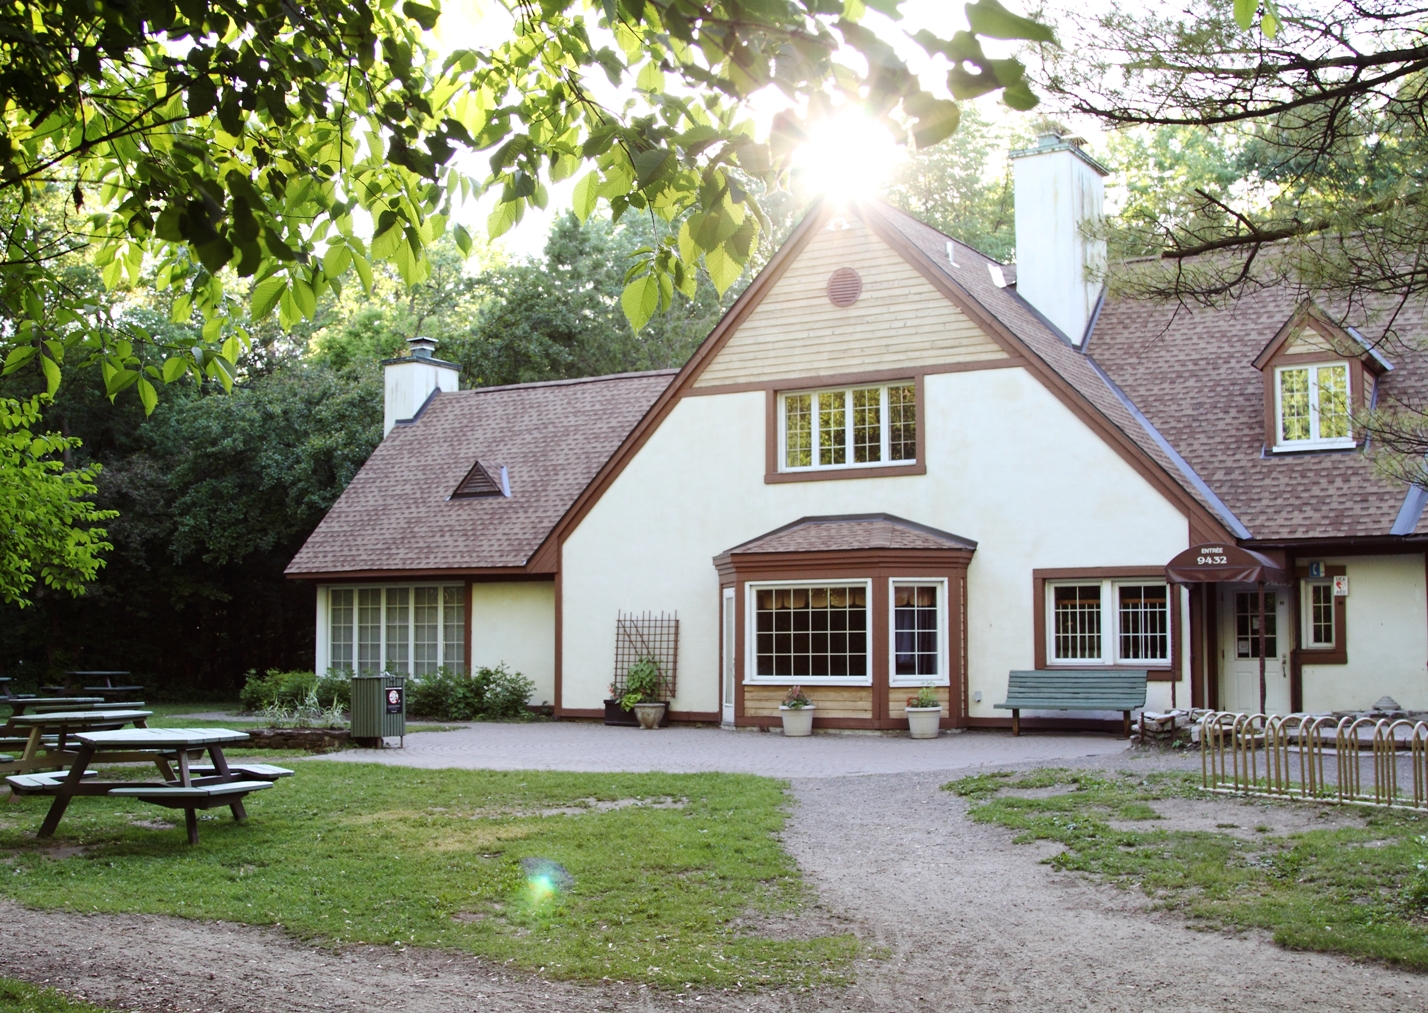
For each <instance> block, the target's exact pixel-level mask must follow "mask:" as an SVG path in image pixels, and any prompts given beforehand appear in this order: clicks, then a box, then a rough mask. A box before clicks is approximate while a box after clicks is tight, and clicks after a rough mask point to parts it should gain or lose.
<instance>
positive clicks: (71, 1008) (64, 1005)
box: [0, 978, 105, 1013]
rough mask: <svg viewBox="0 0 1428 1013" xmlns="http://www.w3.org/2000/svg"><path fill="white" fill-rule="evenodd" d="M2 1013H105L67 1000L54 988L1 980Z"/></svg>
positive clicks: (82, 1003) (83, 1003) (94, 1007)
mask: <svg viewBox="0 0 1428 1013" xmlns="http://www.w3.org/2000/svg"><path fill="white" fill-rule="evenodd" d="M0 1013H105V1011H104V1010H102V1009H100V1008H99V1007H98V1006H91V1005H90V1004H89V1003H87V1002H77V1001H75V1000H74V999H68V998H66V997H65V996H64V995H63V994H62V993H60V992H56V991H55V990H54V989H52V988H39V987H37V986H35V985H30V984H27V983H25V982H23V981H17V980H15V979H14V978H0Z"/></svg>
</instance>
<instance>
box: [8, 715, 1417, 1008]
mask: <svg viewBox="0 0 1428 1013" xmlns="http://www.w3.org/2000/svg"><path fill="white" fill-rule="evenodd" d="M1033 741H1035V740H1034V738H1033ZM1045 762H1046V761H1045V760H1038V763H1045ZM1062 762H1063V763H1065V764H1067V765H1070V764H1071V763H1075V762H1080V763H1087V764H1098V765H1105V766H1110V767H1117V768H1126V767H1129V768H1133V769H1149V768H1160V767H1166V766H1181V765H1186V764H1187V763H1188V764H1189V765H1193V766H1196V767H1197V768H1198V758H1196V757H1193V756H1192V757H1182V756H1176V755H1168V754H1156V753H1139V752H1137V753H1131V754H1125V753H1120V754H1118V755H1112V756H1108V757H1095V758H1087V757H1085V755H1084V751H1083V752H1082V755H1081V759H1080V760H1079V761H1072V760H1067V759H1063V760H1062ZM1035 765H1037V764H1024V766H1035ZM966 772H967V769H966V768H963V769H961V770H956V771H944V772H938V773H931V772H905V773H897V774H876V775H868V776H839V777H823V778H805V779H799V780H795V781H794V782H793V791H794V795H795V798H796V800H797V804H796V806H795V807H794V810H793V818H792V820H791V821H790V824H789V828H788V831H787V834H786V841H787V845H788V847H789V848H790V850H791V851H792V853H793V854H794V855H795V857H796V858H797V859H798V861H799V864H800V865H801V867H802V868H803V869H804V871H805V873H806V874H807V876H808V877H809V880H810V882H811V884H812V885H813V886H814V887H815V889H816V890H817V892H818V895H819V901H818V904H817V906H816V907H815V908H814V910H812V911H810V912H809V913H808V915H807V919H808V920H811V921H813V922H815V923H817V924H820V925H826V926H827V927H828V928H830V929H832V930H834V931H836V930H838V929H839V928H841V927H849V928H852V929H853V930H854V931H856V932H857V933H858V934H859V935H860V936H861V937H862V938H864V939H865V940H867V941H868V942H869V943H871V944H874V947H875V950H874V952H875V953H876V952H879V951H880V954H881V955H879V956H877V957H867V958H863V959H860V960H859V961H858V962H857V965H856V967H855V973H856V978H857V981H856V984H854V985H853V986H852V987H850V988H847V989H828V990H822V991H819V992H816V993H789V992H778V991H775V992H764V993H725V992H714V993H703V992H699V991H692V992H689V993H683V994H679V993H668V992H656V991H653V990H649V989H644V988H639V987H635V986H629V985H623V984H618V983H613V982H610V983H598V984H571V983H563V982H547V981H544V980H542V979H540V978H538V977H536V976H533V975H528V974H523V973H518V972H513V971H511V970H509V969H507V968H504V967H502V966H499V965H492V964H490V963H489V962H486V961H482V960H480V959H477V958H474V957H469V956H463V955H457V954H451V953H443V952H437V951H423V950H396V949H389V948H381V947H359V948H349V949H344V950H341V951H332V950H327V949H322V948H320V947H315V946H310V945H306V944H302V943H298V942H295V941H293V940H291V939H289V938H287V937H286V936H285V935H284V934H283V933H282V932H281V931H280V930H276V929H259V928H253V927H249V926H241V925H233V924H221V923H220V924H211V923H196V922H189V921H184V920H182V919H176V918H161V917H149V916H119V917H116V916H100V915H83V914H69V913H62V912H58V913H57V912H37V911H30V910H27V909H25V908H22V907H20V906H18V905H15V904H11V903H0V919H3V922H4V924H5V925H6V927H7V930H8V934H9V936H10V938H11V939H13V940H23V942H24V944H23V946H18V947H7V948H5V950H4V951H0V972H3V973H5V974H9V975H13V976H17V977H21V978H25V979H27V980H30V981H37V982H44V983H48V984H52V985H55V986H57V987H59V988H61V989H63V990H64V991H66V992H68V993H71V994H74V995H80V996H84V997H86V998H89V999H90V1000H92V1001H95V1002H98V1003H101V1004H104V1005H108V1006H112V1007H115V1008H125V1009H137V1010H144V1011H155V1013H157V1011H166V1013H167V1011H173V1013H197V1011H220V1010H221V1011H234V1013H249V1011H251V1013H269V1011H284V1013H286V1011H292V1013H299V1011H303V1013H305V1011H310V1010H311V1011H317V1010H336V1011H341V1010H348V1009H359V1008H366V1007H380V1008H387V1009H398V1010H404V1011H412V1013H448V1011H450V1013H456V1011H463V1013H464V1011H474V1010H481V1011H492V1013H505V1011H516V1010H523V1011H525V1010H541V1009H546V1008H549V1009H560V1010H573V1011H582V1013H583V1011H597V1010H671V1011H672V1010H674V1009H675V1008H677V1007H683V1008H688V1007H689V1006H691V1005H697V1006H704V1007H709V1008H713V1009H718V1010H727V1011H730V1013H736V1011H749V1013H753V1011H759V1013H762V1011H787V1013H813V1011H818V1013H823V1011H828V1013H831V1011H835V1010H847V1011H858V1013H862V1011H892V1010H897V1011H899V1013H901V1011H906V1010H921V1009H926V1010H963V1009H978V1008H983V1007H986V1008H995V1009H997V1010H1005V1011H1013V1013H1022V1011H1027V1013H1030V1011H1036V1013H1043V1011H1045V1010H1063V1009H1067V1010H1069V1009H1093V1010H1098V1011H1099V1010H1104V1011H1121V1010H1125V1011H1148V1010H1157V1011H1159V1010H1174V1011H1182V1010H1184V1011H1199V1010H1233V1011H1237V1013H1239V1011H1243V1013H1254V1011H1260V1010H1264V1011H1269V1010H1275V1011H1278V1010H1282V1009H1292V1008H1305V1007H1310V1006H1312V1007H1314V1008H1321V1009H1331V1010H1360V1009H1362V1010H1370V1009H1372V1010H1375V1011H1397V1010H1413V1011H1422V1010H1424V1009H1425V1008H1428V1000H1425V994H1428V977H1421V976H1417V975H1413V974H1409V973H1406V972H1401V971H1395V970H1392V969H1387V968H1384V967H1381V966H1378V965H1373V964H1360V963H1355V962H1352V961H1349V960H1345V959H1342V958H1338V957H1332V956H1326V955H1322V954H1310V953H1293V952H1288V951H1285V950H1282V949H1280V948H1278V947H1276V946H1274V945H1273V943H1271V942H1270V941H1269V940H1268V939H1267V938H1264V937H1262V936H1259V935H1231V934H1221V933H1206V932H1194V931H1191V930H1189V929H1187V928H1185V927H1184V925H1183V923H1182V922H1181V921H1180V919H1178V918H1176V917H1175V916H1173V915H1166V914H1158V913H1152V912H1147V911H1146V910H1145V909H1144V901H1143V900H1142V898H1141V897H1140V896H1139V895H1138V894H1135V893H1133V892H1130V891H1123V890H1118V889H1116V888H1113V887H1108V886H1103V885H1098V884H1094V883H1090V882H1088V881H1086V880H1084V879H1081V878H1079V877H1076V876H1073V875H1069V874H1065V873H1058V872H1055V871H1054V870H1053V869H1051V868H1050V867H1049V866H1045V865H1041V864H1039V859H1041V858H1044V857H1046V855H1047V854H1049V853H1050V849H1049V847H1048V846H1031V845H1027V846H1017V845H1013V844H1011V842H1010V838H1011V835H1010V833H1009V832H1007V831H1006V830H1003V829H1001V828H998V827H992V826H982V825H977V824H973V823H971V822H970V821H968V820H966V819H965V818H964V814H965V811H966V803H965V801H964V800H962V799H960V798H958V797H956V796H955V795H953V794H951V793H950V792H945V791H942V790H940V785H941V784H942V783H944V782H945V781H946V780H947V779H948V778H949V777H951V776H957V775H960V774H963V773H966ZM1206 806H1208V807H1210V808H1211V809H1214V810H1216V812H1214V813H1213V814H1212V815H1213V816H1214V817H1215V821H1220V822H1235V823H1238V824H1241V825H1244V826H1248V827H1253V826H1255V825H1258V824H1265V823H1267V824H1270V825H1273V826H1275V828H1276V830H1279V829H1281V826H1280V825H1281V824H1282V825H1283V829H1285V830H1288V829H1297V828H1298V826H1299V824H1300V823H1302V822H1303V821H1304V820H1306V819H1308V818H1310V817H1308V816H1307V815H1306V814H1303V813H1302V812H1301V811H1300V810H1294V811H1292V812H1283V811H1282V810H1284V809H1285V807H1284V806H1283V805H1282V804H1274V805H1261V804H1251V805H1248V806H1247V805H1245V804H1242V803H1238V802H1235V801H1230V800H1224V801H1220V800H1216V801H1213V802H1210V801H1207V802H1206ZM1316 812H1317V810H1316ZM1166 815H1167V816H1168V817H1169V818H1170V819H1171V820H1172V821H1174V822H1176V823H1178V822H1180V821H1182V820H1187V819H1188V820H1195V821H1200V820H1204V819H1205V818H1206V816H1205V813H1204V812H1194V813H1190V812H1185V813H1182V812H1179V811H1175V812H1170V811H1167V813H1166ZM1313 818H1314V819H1317V818H1318V817H1317V816H1316V817H1313ZM1335 818H1338V817H1335ZM766 928H768V929H771V930H773V931H780V927H779V926H777V925H775V926H766ZM784 928H786V930H787V931H788V932H789V933H790V934H795V935H796V934H799V933H800V932H806V930H807V927H806V926H798V925H794V926H787V927H784Z"/></svg>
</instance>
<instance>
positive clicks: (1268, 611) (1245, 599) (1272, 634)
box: [1235, 591, 1279, 658]
mask: <svg viewBox="0 0 1428 1013" xmlns="http://www.w3.org/2000/svg"><path fill="white" fill-rule="evenodd" d="M1259 608H1260V602H1259V593H1258V592H1256V591H1237V592H1235V657H1236V658H1258V657H1259V640H1260V637H1259ZM1277 626H1278V623H1277V621H1276V617H1275V614H1274V593H1273V592H1268V593H1266V594H1265V596H1264V656H1265V657H1266V658H1273V657H1274V656H1275V655H1277V654H1278V653H1279V640H1278V637H1277V636H1276V634H1277V632H1278V630H1277Z"/></svg>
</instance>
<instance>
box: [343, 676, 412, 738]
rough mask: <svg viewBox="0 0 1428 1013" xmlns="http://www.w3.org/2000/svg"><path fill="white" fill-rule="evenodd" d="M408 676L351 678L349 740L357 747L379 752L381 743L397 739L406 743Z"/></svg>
mask: <svg viewBox="0 0 1428 1013" xmlns="http://www.w3.org/2000/svg"><path fill="white" fill-rule="evenodd" d="M406 734H407V677H406V676H405V675H389V674H387V673H383V674H381V675H354V676H353V677H352V739H353V741H355V742H356V743H357V744H358V745H359V746H365V747H367V748H368V749H380V748H381V747H382V745H383V742H382V740H383V739H386V738H390V737H392V736H396V737H398V738H401V739H402V744H403V745H405V744H406Z"/></svg>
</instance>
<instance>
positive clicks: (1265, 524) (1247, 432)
mask: <svg viewBox="0 0 1428 1013" xmlns="http://www.w3.org/2000/svg"><path fill="white" fill-rule="evenodd" d="M1301 304H1302V300H1301V298H1300V297H1298V296H1297V295H1296V294H1295V293H1293V292H1291V291H1288V290H1286V289H1283V288H1281V289H1267V290H1259V291H1254V292H1251V293H1249V294H1247V295H1245V296H1244V297H1242V298H1240V299H1238V300H1235V301H1233V302H1230V303H1229V304H1227V305H1225V306H1223V307H1218V308H1211V307H1205V306H1193V305H1192V306H1178V305H1174V304H1170V305H1165V304H1156V303H1150V302H1147V301H1145V300H1129V299H1109V300H1107V302H1106V303H1105V305H1104V306H1103V307H1102V309H1101V314H1100V317H1099V319H1098V320H1097V322H1096V326H1095V330H1094V332H1093V334H1092V336H1091V340H1090V341H1089V343H1088V345H1087V353H1088V355H1089V356H1090V357H1092V358H1094V359H1095V360H1096V362H1098V363H1099V364H1100V365H1101V366H1102V367H1103V368H1104V369H1105V371H1106V372H1107V373H1108V374H1109V375H1110V377H1111V378H1112V379H1113V380H1114V381H1115V382H1116V384H1117V385H1118V386H1119V387H1120V388H1121V389H1122V390H1124V391H1125V393H1126V394H1127V395H1128V396H1129V397H1130V398H1131V399H1132V400H1133V401H1134V402H1135V404H1136V406H1137V407H1138V408H1139V409H1140V410H1141V411H1142V412H1143V413H1144V414H1145V416H1146V417H1147V418H1148V419H1149V420H1150V421H1151V422H1152V423H1153V424H1154V426H1155V427H1156V429H1158V430H1159V431H1160V432H1161V433H1162V434H1163V435H1164V436H1165V438H1166V439H1167V440H1169V441H1170V443H1171V444H1173V445H1174V447H1175V448H1176V449H1177V450H1178V451H1179V452H1180V454H1181V455H1182V456H1183V457H1184V458H1185V460H1186V461H1187V462H1188V463H1189V464H1190V465H1191V467H1193V468H1194V469H1195V471H1196V472H1198V473H1199V475H1200V476H1201V477H1202V478H1203V479H1204V480H1205V481H1206V482H1207V483H1209V485H1210V486H1211V487H1212V488H1213V489H1214V490H1215V492H1216V493H1218V494H1219V496H1220V498H1221V499H1222V500H1223V501H1224V502H1225V504H1226V505H1227V506H1228V507H1229V508H1230V509H1231V510H1232V511H1234V513H1235V515H1236V516H1237V517H1238V518H1239V519H1240V520H1241V521H1242V522H1243V523H1244V525H1245V527H1246V528H1248V529H1249V533H1250V536H1251V537H1252V538H1254V539H1255V540H1265V541H1277V540H1292V539H1310V538H1363V537H1382V536H1386V535H1388V534H1389V533H1390V529H1391V528H1392V527H1393V525H1394V522H1395V520H1396V519H1397V517H1398V513H1399V510H1400V508H1401V507H1402V506H1403V501H1404V496H1405V493H1406V489H1405V487H1404V486H1403V485H1402V484H1400V483H1392V482H1388V481H1385V480H1384V479H1382V478H1380V477H1378V476H1377V475H1375V474H1374V472H1373V465H1372V463H1371V462H1370V461H1369V460H1368V459H1367V457H1366V456H1365V455H1364V454H1363V452H1362V451H1360V450H1330V451H1315V452H1308V453H1297V454H1272V453H1269V452H1268V451H1267V450H1266V448H1265V432H1264V385H1263V384H1264V375H1263V374H1262V373H1261V372H1260V371H1259V370H1258V369H1256V368H1255V366H1254V360H1255V357H1256V356H1257V355H1259V354H1260V352H1261V350H1262V349H1264V347H1265V346H1266V344H1268V342H1269V341H1270V340H1271V339H1272V338H1274V336H1275V335H1276V334H1277V333H1278V332H1279V331H1280V329H1281V328H1283V327H1284V325H1285V324H1286V323H1288V322H1289V320H1290V319H1291V318H1292V317H1293V316H1294V315H1295V314H1296V312H1297V311H1298V310H1299V309H1300V306H1301ZM1395 308H1396V307H1395ZM1376 309H1378V307H1374V306H1372V305H1370V306H1369V307H1368V308H1367V311H1360V312H1359V313H1358V314H1357V315H1356V314H1352V313H1351V314H1349V315H1348V321H1347V322H1348V323H1349V324H1350V325H1351V326H1354V325H1357V326H1358V327H1360V328H1361V329H1362V330H1363V331H1364V332H1365V333H1371V332H1370V327H1369V324H1370V322H1371V320H1372V319H1373V316H1372V313H1373V311H1374V310H1376ZM1330 315H1331V316H1335V317H1337V316H1338V314H1337V313H1335V314H1330ZM1356 316H1357V319H1356ZM1394 323H1395V329H1396V331H1397V332H1398V334H1399V335H1401V336H1402V338H1401V339H1400V340H1398V341H1395V342H1393V343H1392V344H1391V345H1389V346H1384V347H1382V348H1381V349H1380V351H1381V353H1382V354H1384V356H1385V357H1386V358H1387V359H1388V360H1389V361H1390V362H1391V363H1392V364H1393V366H1394V367H1395V368H1394V370H1393V371H1392V372H1390V373H1387V374H1385V375H1383V376H1381V377H1379V379H1378V401H1379V403H1380V404H1383V403H1385V401H1386V400H1387V399H1402V400H1406V401H1408V402H1410V403H1419V404H1421V403H1423V401H1424V400H1425V399H1428V361H1425V358H1424V356H1423V354H1422V353H1421V352H1415V351H1413V350H1412V345H1413V343H1414V341H1415V340H1418V341H1419V342H1420V344H1421V339H1422V338H1423V337H1425V336H1428V319H1425V306H1424V304H1423V303H1422V301H1418V302H1416V303H1411V304H1408V305H1406V306H1404V307H1402V308H1401V309H1397V316H1396V319H1395V321H1394ZM1417 530H1418V532H1419V533H1424V532H1425V522H1424V520H1422V519H1420V520H1419V523H1418V525H1417Z"/></svg>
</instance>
